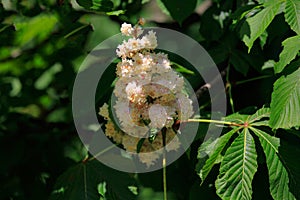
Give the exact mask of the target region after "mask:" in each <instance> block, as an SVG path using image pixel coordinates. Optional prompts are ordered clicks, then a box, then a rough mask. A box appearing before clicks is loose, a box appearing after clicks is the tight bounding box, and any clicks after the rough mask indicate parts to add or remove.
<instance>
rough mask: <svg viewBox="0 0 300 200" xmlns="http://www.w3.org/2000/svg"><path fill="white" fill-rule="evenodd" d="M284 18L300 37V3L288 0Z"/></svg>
mask: <svg viewBox="0 0 300 200" xmlns="http://www.w3.org/2000/svg"><path fill="white" fill-rule="evenodd" d="M284 17H285V20H286V22H287V23H288V24H289V25H290V26H291V29H292V30H293V31H295V32H296V33H297V34H298V35H300V1H298V0H286V3H285V13H284Z"/></svg>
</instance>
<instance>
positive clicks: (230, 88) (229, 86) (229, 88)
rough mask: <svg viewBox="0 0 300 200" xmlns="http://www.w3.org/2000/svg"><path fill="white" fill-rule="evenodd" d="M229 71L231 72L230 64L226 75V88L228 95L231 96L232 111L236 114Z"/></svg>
mask: <svg viewBox="0 0 300 200" xmlns="http://www.w3.org/2000/svg"><path fill="white" fill-rule="evenodd" d="M229 71H230V64H228V68H227V73H226V82H227V83H226V88H228V95H229V102H230V106H231V110H232V112H233V113H234V103H233V98H232V91H231V90H232V85H231V83H230V81H229Z"/></svg>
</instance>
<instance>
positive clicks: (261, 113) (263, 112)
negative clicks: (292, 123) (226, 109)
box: [248, 108, 270, 124]
mask: <svg viewBox="0 0 300 200" xmlns="http://www.w3.org/2000/svg"><path fill="white" fill-rule="evenodd" d="M263 118H270V108H261V109H259V110H258V111H256V113H254V114H253V115H251V116H250V118H249V119H248V123H249V124H250V123H251V124H252V123H253V122H257V121H259V120H261V119H263Z"/></svg>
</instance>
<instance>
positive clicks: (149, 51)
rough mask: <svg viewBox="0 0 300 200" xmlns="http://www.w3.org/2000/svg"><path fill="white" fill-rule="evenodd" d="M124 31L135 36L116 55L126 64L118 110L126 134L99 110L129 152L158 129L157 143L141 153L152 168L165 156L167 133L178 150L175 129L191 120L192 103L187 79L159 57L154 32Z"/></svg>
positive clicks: (117, 90)
mask: <svg viewBox="0 0 300 200" xmlns="http://www.w3.org/2000/svg"><path fill="white" fill-rule="evenodd" d="M121 32H122V34H123V35H125V36H129V37H130V38H129V39H128V40H127V41H126V40H124V41H123V43H122V44H120V45H119V46H118V48H117V50H116V53H117V55H118V56H119V57H120V58H121V59H122V61H121V62H119V63H118V64H117V70H116V73H117V76H118V80H117V82H116V84H115V89H114V95H115V97H116V102H115V105H114V106H113V108H114V110H115V113H116V116H117V120H116V121H118V122H119V123H120V127H119V128H120V129H121V130H122V131H117V130H116V129H113V128H112V127H111V126H112V124H113V122H112V120H111V119H110V117H109V114H108V107H107V105H106V104H105V105H104V106H103V107H102V108H101V109H100V115H102V116H104V118H105V119H107V120H108V123H107V124H106V135H107V136H108V137H111V138H112V139H113V140H114V141H115V142H117V143H122V144H123V146H124V148H125V149H126V150H127V151H130V152H136V151H137V145H138V142H139V140H140V138H141V137H144V138H147V137H149V133H150V132H151V131H153V130H156V131H155V132H156V139H155V140H154V141H153V142H149V141H148V140H145V142H144V143H143V144H142V147H141V149H140V154H139V157H140V160H141V161H142V162H144V163H146V164H147V165H148V166H150V165H152V164H154V161H155V160H156V159H157V158H158V157H159V154H161V152H162V151H159V150H160V149H161V148H162V147H163V145H162V135H163V134H162V131H161V130H162V129H163V128H164V129H165V130H166V141H167V142H169V144H167V146H166V150H167V151H171V150H177V149H178V148H179V146H180V142H179V140H178V138H177V136H176V133H175V131H174V124H175V122H176V121H178V120H179V121H185V120H187V119H188V118H189V117H191V116H192V114H193V109H192V101H191V100H190V99H189V97H188V96H187V95H186V94H184V93H183V90H184V79H183V77H181V76H179V75H178V74H177V73H176V72H175V71H173V70H172V68H171V66H170V61H169V59H168V57H167V55H166V54H164V53H155V52H154V49H155V48H156V47H157V38H156V34H155V32H153V31H149V32H148V33H147V34H145V35H144V36H142V37H141V35H142V34H143V30H142V28H141V26H139V25H136V26H134V27H132V25H131V24H126V23H124V24H123V25H122V27H121ZM108 131H110V132H109V133H108ZM112 131H114V133H112ZM149 152H153V156H149V154H143V153H149ZM159 152H160V153H159ZM151 155H152V154H151Z"/></svg>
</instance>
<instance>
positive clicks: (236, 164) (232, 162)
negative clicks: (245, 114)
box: [216, 128, 257, 200]
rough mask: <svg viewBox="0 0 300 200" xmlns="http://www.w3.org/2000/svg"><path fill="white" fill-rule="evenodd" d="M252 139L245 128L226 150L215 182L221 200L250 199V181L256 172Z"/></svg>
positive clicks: (255, 156) (255, 155)
mask: <svg viewBox="0 0 300 200" xmlns="http://www.w3.org/2000/svg"><path fill="white" fill-rule="evenodd" d="M256 158H257V154H256V150H255V143H254V139H253V137H252V136H251V134H250V132H249V130H248V129H247V128H245V129H244V130H243V131H242V132H241V133H240V135H239V136H238V137H237V138H236V139H235V141H234V142H233V143H232V144H231V146H230V147H229V148H228V149H227V151H226V153H225V155H224V158H223V161H222V163H221V167H220V174H219V176H218V178H217V180H216V188H217V194H218V195H219V196H220V197H221V198H222V199H224V200H225V199H228V200H229V199H239V200H244V199H249V200H250V199H252V179H253V177H254V174H255V172H256V171H257V160H256Z"/></svg>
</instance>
